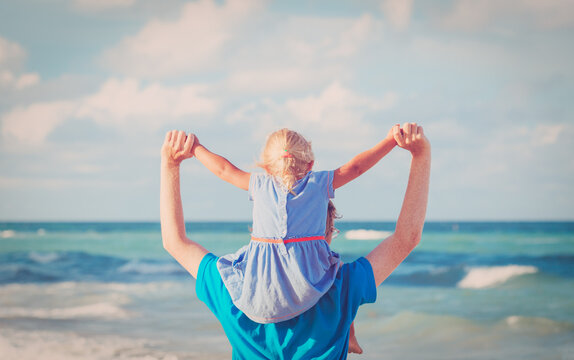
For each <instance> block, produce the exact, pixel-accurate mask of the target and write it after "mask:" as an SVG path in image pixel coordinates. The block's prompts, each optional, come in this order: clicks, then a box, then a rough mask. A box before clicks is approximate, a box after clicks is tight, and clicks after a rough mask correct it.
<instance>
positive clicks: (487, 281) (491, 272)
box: [457, 265, 538, 289]
mask: <svg viewBox="0 0 574 360" xmlns="http://www.w3.org/2000/svg"><path fill="white" fill-rule="evenodd" d="M537 272H538V269H537V268H536V267H534V266H523V265H507V266H492V267H476V268H471V269H470V271H469V272H468V274H467V275H466V276H465V277H464V278H463V279H462V280H461V281H460V282H459V283H458V284H457V286H458V287H459V288H464V289H483V288H487V287H492V286H495V285H500V284H503V283H505V282H506V281H508V280H510V279H511V278H514V277H516V276H521V275H526V274H535V273H537Z"/></svg>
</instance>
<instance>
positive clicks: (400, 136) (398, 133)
mask: <svg viewBox="0 0 574 360" xmlns="http://www.w3.org/2000/svg"><path fill="white" fill-rule="evenodd" d="M404 136H405V134H404V131H403V129H402V128H401V127H400V126H399V125H396V126H395V128H394V129H393V137H394V138H395V141H396V142H397V145H399V146H400V147H403V146H404V144H405V141H404Z"/></svg>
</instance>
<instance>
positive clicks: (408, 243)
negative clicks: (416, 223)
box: [395, 231, 422, 251]
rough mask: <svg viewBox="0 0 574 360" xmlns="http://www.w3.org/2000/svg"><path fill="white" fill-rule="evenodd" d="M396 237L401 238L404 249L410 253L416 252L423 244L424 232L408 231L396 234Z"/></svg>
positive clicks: (400, 241)
mask: <svg viewBox="0 0 574 360" xmlns="http://www.w3.org/2000/svg"><path fill="white" fill-rule="evenodd" d="M395 236H396V237H398V238H399V243H400V244H402V245H403V246H404V247H406V248H408V249H409V251H412V250H414V249H415V248H416V247H417V246H418V245H419V244H420V242H421V237H422V232H421V231H407V232H401V233H398V234H397V233H395Z"/></svg>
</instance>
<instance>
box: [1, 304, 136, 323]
mask: <svg viewBox="0 0 574 360" xmlns="http://www.w3.org/2000/svg"><path fill="white" fill-rule="evenodd" d="M132 316H133V314H130V313H128V312H127V311H125V310H124V309H122V308H121V307H119V306H117V305H115V304H110V303H96V304H88V305H82V306H74V307H67V308H55V309H54V308H50V309H48V308H36V309H33V308H10V307H3V308H2V309H0V318H5V319H6V318H8V319H9V318H35V319H60V320H63V319H82V318H103V319H127V318H129V317H132Z"/></svg>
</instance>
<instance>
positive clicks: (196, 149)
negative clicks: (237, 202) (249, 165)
mask: <svg viewBox="0 0 574 360" xmlns="http://www.w3.org/2000/svg"><path fill="white" fill-rule="evenodd" d="M191 152H192V154H193V156H195V157H196V158H197V159H198V160H199V161H200V162H201V163H202V164H203V165H204V166H205V167H206V168H208V169H209V171H211V172H212V173H214V174H215V175H217V177H219V178H220V179H221V180H224V181H227V182H228V183H230V184H232V185H235V186H237V187H238V188H240V189H243V190H248V189H249V178H250V177H251V173H248V172H245V171H243V170H241V169H239V168H238V167H237V166H235V165H233V164H232V163H231V162H230V161H229V160H227V159H226V158H224V157H223V156H221V155H217V154H215V153H213V152H211V151H209V150H208V149H207V148H206V147H205V146H203V145H201V144H200V143H199V140H198V139H197V137H195V144H194V145H193V149H192V150H191Z"/></svg>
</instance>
